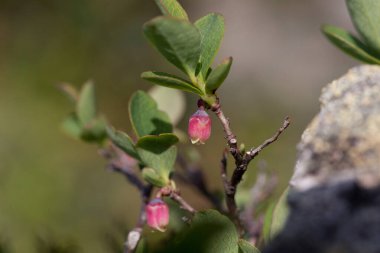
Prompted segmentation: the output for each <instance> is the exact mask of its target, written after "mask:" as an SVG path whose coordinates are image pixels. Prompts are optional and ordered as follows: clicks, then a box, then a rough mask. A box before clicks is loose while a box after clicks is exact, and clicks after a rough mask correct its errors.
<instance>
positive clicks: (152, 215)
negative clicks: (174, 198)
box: [145, 198, 169, 232]
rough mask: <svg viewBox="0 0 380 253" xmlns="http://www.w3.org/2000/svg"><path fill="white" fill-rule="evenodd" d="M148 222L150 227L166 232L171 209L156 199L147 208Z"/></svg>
mask: <svg viewBox="0 0 380 253" xmlns="http://www.w3.org/2000/svg"><path fill="white" fill-rule="evenodd" d="M145 212H146V221H147V224H148V226H149V227H151V228H154V229H156V230H158V231H161V232H165V230H166V227H167V225H168V224H169V207H168V205H167V204H166V203H165V202H164V201H163V200H162V199H160V198H155V199H153V200H151V201H150V202H149V204H148V205H146V207H145Z"/></svg>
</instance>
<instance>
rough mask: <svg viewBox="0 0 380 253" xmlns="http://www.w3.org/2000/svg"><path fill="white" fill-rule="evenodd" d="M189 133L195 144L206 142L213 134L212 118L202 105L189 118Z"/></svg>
mask: <svg viewBox="0 0 380 253" xmlns="http://www.w3.org/2000/svg"><path fill="white" fill-rule="evenodd" d="M188 134H189V137H190V140H191V142H192V143H193V144H205V141H207V139H208V138H209V137H210V135H211V119H210V116H208V114H207V112H206V111H205V110H204V109H203V107H200V108H199V109H198V110H197V111H196V112H195V113H194V114H193V115H192V116H191V117H190V119H189V129H188Z"/></svg>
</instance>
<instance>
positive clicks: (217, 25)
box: [195, 13, 224, 79]
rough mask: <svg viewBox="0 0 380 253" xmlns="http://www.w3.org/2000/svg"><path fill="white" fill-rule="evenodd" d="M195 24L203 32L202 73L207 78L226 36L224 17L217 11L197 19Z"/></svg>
mask: <svg viewBox="0 0 380 253" xmlns="http://www.w3.org/2000/svg"><path fill="white" fill-rule="evenodd" d="M195 26H196V27H197V28H198V30H199V32H200V34H201V56H200V59H199V60H200V63H201V70H200V73H201V74H202V77H203V78H204V79H205V78H206V75H207V71H208V69H209V68H210V66H211V64H212V62H213V61H214V58H215V56H216V54H217V52H218V50H219V47H220V44H221V42H222V39H223V36H224V17H223V16H222V15H220V14H217V13H210V14H208V15H206V16H204V17H202V18H200V19H199V20H197V21H196V22H195Z"/></svg>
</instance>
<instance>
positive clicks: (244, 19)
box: [0, 0, 358, 253]
mask: <svg viewBox="0 0 380 253" xmlns="http://www.w3.org/2000/svg"><path fill="white" fill-rule="evenodd" d="M180 2H181V3H182V4H183V5H184V7H185V8H186V9H187V11H188V13H189V14H190V17H191V19H192V20H193V21H194V20H196V19H198V18H199V17H201V16H203V15H205V14H206V13H208V12H220V13H222V14H223V15H224V16H225V18H226V33H225V40H224V42H223V44H222V47H221V50H220V53H219V56H218V59H217V61H219V60H221V59H222V58H224V57H227V56H233V57H234V65H233V67H232V71H231V74H230V76H229V78H228V79H227V81H226V83H225V85H224V86H223V87H222V88H221V90H220V93H219V95H220V97H221V99H222V101H223V108H224V111H225V113H226V114H227V115H228V117H229V118H230V120H231V122H232V128H233V130H234V131H235V133H236V134H237V135H238V139H239V140H240V141H244V142H245V144H246V145H247V146H252V145H258V144H260V143H261V142H262V141H263V140H264V139H266V138H268V137H269V136H270V135H272V134H273V133H274V131H275V130H276V129H277V128H278V127H279V126H280V124H281V122H282V120H283V118H284V117H285V116H286V115H290V116H291V118H292V125H291V127H290V128H289V130H288V131H287V132H286V133H285V134H284V135H283V136H282V137H281V140H280V141H278V142H277V143H276V144H274V145H272V146H271V147H270V148H268V149H266V150H265V151H264V152H263V153H262V155H261V156H259V158H258V159H257V160H258V161H259V160H260V159H264V160H265V161H266V162H267V164H268V167H269V168H270V169H273V170H275V171H276V172H277V173H278V174H279V175H280V178H281V183H280V189H281V188H284V186H285V185H286V183H287V181H288V180H289V178H290V175H291V173H292V170H293V166H294V162H295V157H296V144H297V142H298V141H299V139H300V135H301V133H302V131H303V129H304V128H305V127H306V125H307V123H308V122H309V121H310V120H311V119H312V117H313V116H314V115H315V113H316V112H317V111H318V108H319V104H318V97H319V94H320V90H321V88H322V87H323V86H324V85H325V84H327V83H328V82H330V81H332V80H333V79H335V78H337V77H338V76H340V75H342V74H343V73H345V72H346V70H347V69H348V68H349V67H351V66H354V65H356V64H358V63H357V62H354V61H352V60H351V59H349V58H348V57H347V56H345V55H343V54H342V53H341V52H340V51H338V50H336V49H335V48H334V47H333V46H332V45H330V44H329V43H328V42H327V40H326V39H325V38H324V37H323V36H322V34H321V33H320V31H319V29H320V25H321V24H323V23H330V24H334V25H338V26H341V27H345V28H348V29H351V30H352V27H351V23H350V20H349V16H348V13H347V10H346V8H345V4H344V1H343V0H339V1H328V0H324V1H322V0H308V1H304V0H234V1H230V0H202V1H200V0H192V1H190V0H183V1H180ZM156 15H159V12H158V9H157V8H156V6H155V4H154V1H153V0H112V1H107V0H66V1H62V0H0V116H1V119H0V237H1V238H3V240H7V241H9V242H10V243H11V245H10V246H11V248H12V249H13V250H14V251H13V252H21V253H22V252H38V251H34V250H33V248H34V246H35V240H36V237H41V238H46V239H54V240H57V241H60V242H61V241H62V242H76V243H79V244H80V245H79V246H80V248H81V249H82V252H92V253H101V252H109V250H108V248H107V247H106V246H105V241H106V239H105V238H106V237H107V235H108V234H113V233H117V234H122V233H120V231H119V230H120V224H122V225H123V226H122V227H121V230H123V229H128V228H131V227H133V225H134V223H135V219H136V217H137V215H138V211H139V208H140V203H139V198H138V192H137V191H136V190H135V189H134V188H133V187H131V186H130V185H128V184H127V183H126V182H125V180H124V178H122V177H121V176H119V175H116V174H113V173H111V172H108V171H106V170H105V169H104V165H105V162H104V161H103V160H102V159H101V158H100V157H98V155H97V153H96V152H97V150H96V147H95V146H89V145H86V144H84V143H81V142H79V141H75V140H72V139H70V138H69V137H67V136H65V135H64V134H63V133H62V131H61V130H60V123H61V121H62V120H63V119H64V118H65V116H66V115H67V114H68V113H69V112H70V111H71V110H72V107H71V104H70V103H69V102H68V101H67V99H66V98H65V97H64V96H63V95H62V94H61V93H60V92H59V91H58V90H57V88H56V85H57V84H58V83H60V82H61V81H67V82H70V83H73V84H75V85H76V86H80V85H81V84H82V83H83V82H85V81H86V80H88V79H92V80H94V81H95V84H96V89H97V95H98V100H99V108H100V110H101V111H102V112H103V113H105V114H106V115H107V117H108V119H109V120H110V122H111V123H112V124H113V125H114V126H116V127H118V128H121V129H124V130H129V129H130V126H129V122H128V115H127V104H128V99H129V97H130V95H131V93H132V92H133V91H135V90H136V89H145V90H146V89H148V88H149V87H151V86H150V84H148V83H146V82H145V81H143V80H140V78H139V76H140V73H141V72H142V71H145V70H161V71H167V72H170V70H173V67H171V66H170V65H169V64H168V63H167V62H166V61H164V60H163V58H161V57H159V55H158V53H157V52H156V51H154V50H153V49H152V48H151V47H150V46H149V44H148V43H147V41H146V40H145V39H144V37H143V35H142V31H141V26H142V24H143V23H144V22H145V21H147V20H149V19H150V18H152V17H154V16H156ZM187 99H188V100H187V101H188V109H187V113H186V116H185V117H184V119H183V120H182V122H181V123H180V127H181V128H183V129H186V121H187V118H188V116H189V115H191V113H193V112H194V111H195V110H196V103H195V102H196V99H195V98H194V97H193V96H191V95H187ZM214 122H215V123H214V126H213V135H212V138H211V140H210V141H209V142H208V143H207V144H206V145H204V146H202V147H197V148H199V150H200V152H201V154H202V155H203V160H202V165H203V167H204V170H205V174H206V175H207V176H208V182H209V185H210V187H211V188H212V189H221V182H220V180H219V174H218V173H219V160H220V154H221V152H222V150H223V147H224V145H225V142H224V139H223V132H222V130H221V127H220V126H219V124H218V123H217V121H216V119H215V118H214ZM256 164H257V161H255V162H253V163H252V165H251V166H250V171H249V173H248V175H247V177H246V180H245V181H244V184H243V186H242V187H249V186H250V184H251V183H252V182H253V180H254V177H255V172H254V171H255V167H256ZM183 195H184V196H185V197H186V198H188V199H189V202H191V203H192V204H193V205H194V206H195V207H196V208H199V209H202V208H207V202H206V201H204V200H203V199H202V197H201V196H199V195H197V194H194V193H192V192H191V191H190V190H189V189H188V188H186V187H183ZM116 224H117V225H116ZM122 239H123V238H122V237H120V243H121V242H122Z"/></svg>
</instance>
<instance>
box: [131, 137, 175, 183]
mask: <svg viewBox="0 0 380 253" xmlns="http://www.w3.org/2000/svg"><path fill="white" fill-rule="evenodd" d="M177 142H178V138H177V137H176V136H175V135H174V134H160V135H148V136H144V137H141V138H140V139H139V140H138V142H137V143H136V149H137V153H138V154H139V156H140V158H141V161H142V162H143V163H144V164H145V165H146V166H148V167H150V168H152V169H155V170H156V172H157V174H158V175H160V176H161V177H162V178H164V179H165V180H166V181H168V180H169V177H170V174H171V172H172V171H173V166H174V163H175V160H176V157H177V148H176V147H175V146H173V145H174V144H175V143H177Z"/></svg>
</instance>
